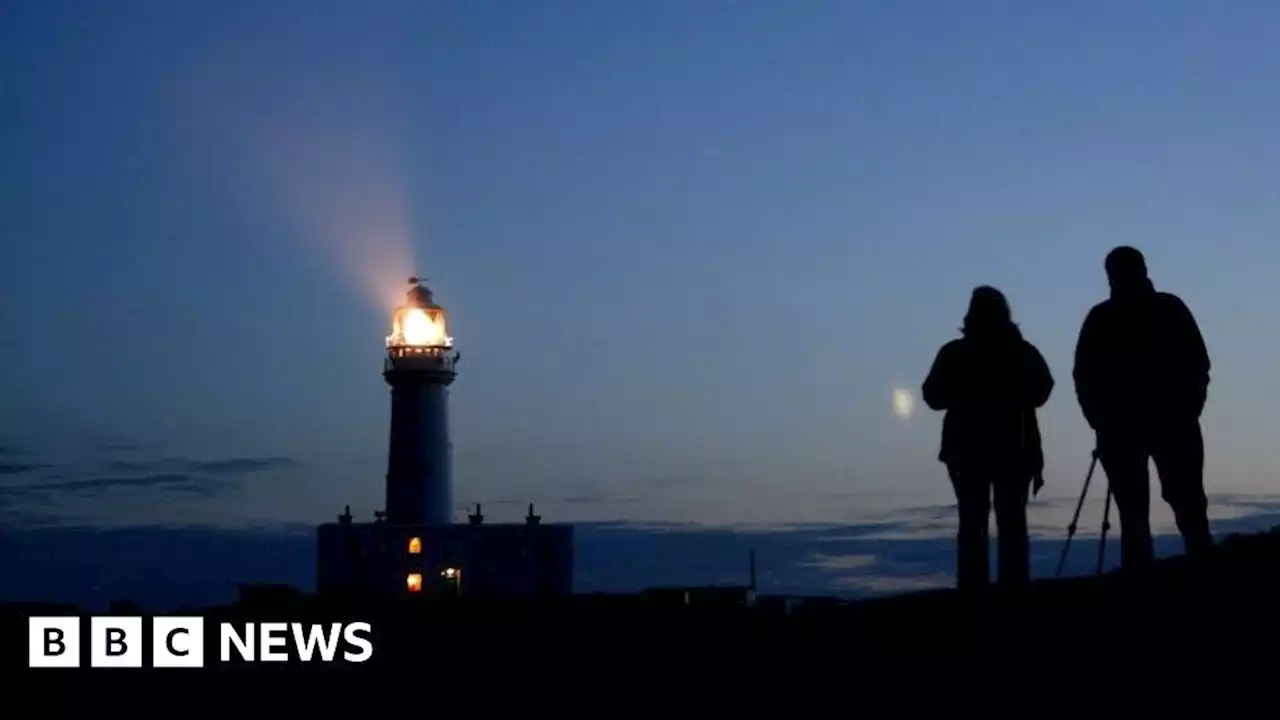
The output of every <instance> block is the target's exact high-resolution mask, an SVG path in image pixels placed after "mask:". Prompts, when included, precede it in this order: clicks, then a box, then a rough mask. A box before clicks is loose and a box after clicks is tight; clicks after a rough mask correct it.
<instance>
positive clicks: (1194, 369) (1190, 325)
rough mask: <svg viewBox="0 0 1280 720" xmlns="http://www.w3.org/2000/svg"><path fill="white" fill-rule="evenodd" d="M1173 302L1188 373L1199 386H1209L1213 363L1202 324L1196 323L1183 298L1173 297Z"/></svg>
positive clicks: (1176, 324)
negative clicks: (1202, 330)
mask: <svg viewBox="0 0 1280 720" xmlns="http://www.w3.org/2000/svg"><path fill="white" fill-rule="evenodd" d="M1171 297H1172V296H1171ZM1171 302H1172V305H1173V311H1174V322H1175V327H1177V329H1178V339H1179V341H1180V342H1179V345H1180V348H1181V350H1182V357H1183V358H1184V362H1185V363H1186V369H1187V373H1188V374H1189V375H1190V379H1191V381H1192V382H1193V383H1195V385H1196V386H1197V387H1208V386H1209V370H1210V369H1211V364H1210V362H1209V349H1208V348H1207V347H1205V344H1204V335H1202V334H1201V333H1200V325H1199V324H1198V323H1196V317H1195V315H1193V314H1191V308H1189V307H1187V304H1186V303H1184V302H1183V301H1182V299H1181V298H1178V297H1172V301H1171Z"/></svg>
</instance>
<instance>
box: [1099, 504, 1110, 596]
mask: <svg viewBox="0 0 1280 720" xmlns="http://www.w3.org/2000/svg"><path fill="white" fill-rule="evenodd" d="M1110 529H1111V482H1110V481H1108V482H1107V501H1106V503H1105V504H1104V505H1103V508H1102V540H1101V541H1100V542H1099V543H1098V571H1097V574H1098V575H1101V574H1102V561H1103V560H1105V559H1106V557H1107V531H1108V530H1110Z"/></svg>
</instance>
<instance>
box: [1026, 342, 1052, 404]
mask: <svg viewBox="0 0 1280 720" xmlns="http://www.w3.org/2000/svg"><path fill="white" fill-rule="evenodd" d="M1025 346H1026V352H1027V358H1026V381H1027V386H1026V392H1027V395H1026V398H1027V401H1028V402H1029V403H1030V405H1031V407H1033V408H1038V407H1043V406H1044V404H1045V403H1047V402H1049V396H1050V395H1051V394H1053V373H1051V372H1050V371H1049V363H1047V362H1045V360H1044V355H1042V354H1040V350H1039V348H1037V347H1036V346H1035V345H1032V344H1031V343H1025Z"/></svg>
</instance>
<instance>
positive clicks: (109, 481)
mask: <svg viewBox="0 0 1280 720" xmlns="http://www.w3.org/2000/svg"><path fill="white" fill-rule="evenodd" d="M116 488H131V489H157V490H168V491H174V492H185V493H195V494H199V495H206V496H208V495H214V494H217V493H218V492H220V491H222V490H224V489H225V488H226V481H224V480H222V479H220V478H202V477H198V476H194V475H186V474H181V473H162V474H156V475H142V476H139V477H94V478H86V479H83V480H65V481H61V482H47V483H39V484H31V485H9V486H7V487H5V488H4V491H5V492H7V493H10V494H16V495H33V494H36V495H50V494H59V493H95V492H102V491H106V490H112V489H116Z"/></svg>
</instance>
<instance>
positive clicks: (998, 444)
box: [922, 287, 1053, 590]
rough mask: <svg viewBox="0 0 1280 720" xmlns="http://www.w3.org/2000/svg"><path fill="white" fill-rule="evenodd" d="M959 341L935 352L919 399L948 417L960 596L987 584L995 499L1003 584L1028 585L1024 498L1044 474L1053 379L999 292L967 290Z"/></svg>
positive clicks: (945, 431)
mask: <svg viewBox="0 0 1280 720" xmlns="http://www.w3.org/2000/svg"><path fill="white" fill-rule="evenodd" d="M961 332H962V337H961V338H960V339H958V340H952V341H951V342H949V343H947V344H946V345H944V346H942V349H941V350H939V351H938V356H937V358H936V359H935V360H934V361H933V368H932V369H930V371H929V377H928V379H927V380H925V382H924V389H923V390H924V391H923V393H922V394H923V396H924V401H925V403H926V404H927V405H928V406H929V407H931V408H933V409H934V410H945V411H946V412H947V414H946V417H945V418H944V419H943V423H942V449H941V452H940V453H939V455H938V459H939V460H941V461H942V462H943V463H945V464H946V466H947V472H948V474H949V475H950V476H951V485H952V487H953V488H954V490H955V493H956V504H957V506H958V508H959V512H960V530H959V533H958V535H957V552H956V581H957V585H958V586H959V587H960V589H961V590H971V589H978V588H982V587H985V586H986V585H987V584H988V583H989V582H990V577H991V576H990V569H989V560H988V558H987V555H988V546H989V542H988V516H989V515H990V512H991V508H992V504H993V503H992V499H993V497H994V506H995V515H996V528H997V531H998V541H997V546H998V549H999V560H998V566H997V567H998V578H999V582H1000V584H1001V585H1004V586H1012V587H1019V586H1022V585H1025V584H1027V583H1028V582H1029V581H1030V576H1031V567H1030V558H1029V543H1030V541H1029V539H1028V537H1027V499H1028V497H1027V496H1028V490H1029V489H1030V487H1031V483H1032V481H1033V480H1036V479H1038V477H1039V475H1040V472H1041V471H1042V470H1043V467H1044V455H1043V453H1042V451H1041V447H1040V428H1039V425H1038V423H1037V421H1036V413H1035V411H1036V408H1039V407H1040V406H1042V405H1044V404H1045V403H1046V402H1047V401H1048V400H1049V394H1050V393H1051V392H1052V391H1053V377H1052V375H1050V373H1049V367H1048V366H1047V365H1046V364H1045V361H1044V357H1043V356H1042V355H1041V354H1040V351H1039V350H1037V349H1036V348H1035V346H1034V345H1032V344H1031V343H1029V342H1027V341H1026V340H1024V339H1023V337H1022V333H1021V332H1020V331H1019V329H1018V326H1017V325H1015V324H1014V322H1013V318H1012V314H1011V313H1010V311H1009V303H1008V302H1007V301H1006V300H1005V297H1004V295H1003V294H1001V292H1000V291H999V290H996V289H995V288H991V287H979V288H977V289H975V290H974V291H973V296H972V298H971V299H970V301H969V312H968V314H966V315H965V319H964V327H963V328H962V330H961Z"/></svg>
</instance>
